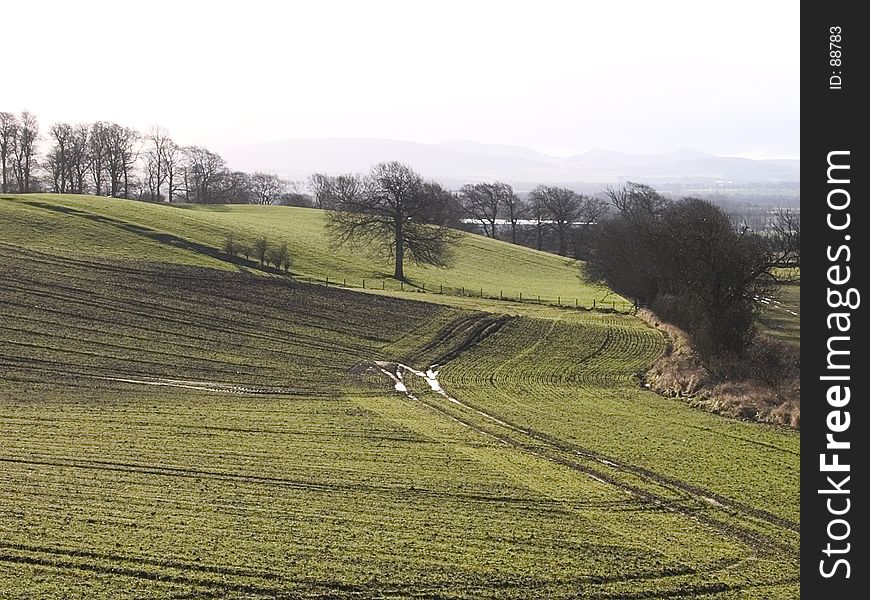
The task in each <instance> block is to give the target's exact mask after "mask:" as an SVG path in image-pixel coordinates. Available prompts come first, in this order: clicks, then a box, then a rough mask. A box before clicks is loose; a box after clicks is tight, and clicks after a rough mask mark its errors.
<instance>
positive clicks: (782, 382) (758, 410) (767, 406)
mask: <svg viewBox="0 0 870 600" xmlns="http://www.w3.org/2000/svg"><path fill="white" fill-rule="evenodd" d="M638 316H639V317H640V318H642V319H643V320H644V321H646V322H647V323H649V324H650V325H652V326H653V327H656V328H658V329H660V330H661V331H663V332H664V333H665V334H666V336H667V339H668V347H667V350H666V351H665V352H664V353H663V354H662V356H661V357H660V358H659V359H658V360H656V362H655V363H653V365H652V367H651V368H650V370H649V371H648V372H647V373H646V375H645V381H646V385H647V386H648V387H649V388H650V389H652V390H653V391H655V392H658V393H660V394H662V395H665V396H668V397H671V398H683V399H685V400H686V401H687V402H689V404H691V405H692V406H695V407H698V408H701V409H703V410H707V411H710V412H714V413H717V414H721V415H724V416H728V417H735V418H740V419H748V420H753V421H760V422H764V423H771V424H775V425H784V426H787V427H791V428H794V429H800V415H801V404H800V359H799V352H798V351H797V350H796V349H795V348H792V347H789V346H788V345H786V344H783V343H781V342H778V341H776V340H773V339H771V338H769V337H766V336H764V335H759V336H758V337H757V338H756V340H755V342H754V343H753V347H752V348H751V349H750V351H749V353H748V355H747V356H746V357H744V358H742V359H727V360H724V361H722V363H721V364H720V365H718V366H719V368H717V369H716V373H712V372H711V371H710V369H708V368H707V367H706V366H705V365H704V363H703V362H702V361H701V359H700V357H699V356H698V354H697V352H696V351H695V350H694V349H693V348H692V345H691V340H690V338H689V336H688V335H687V334H686V332H685V331H683V330H682V329H680V328H678V327H676V326H674V325H671V324H669V323H664V322H662V321H661V320H660V319H659V318H658V317H657V316H656V315H655V314H654V313H652V312H650V311H648V310H641V311H640V312H639V313H638ZM723 373H725V374H723Z"/></svg>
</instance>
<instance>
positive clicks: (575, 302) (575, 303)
mask: <svg viewBox="0 0 870 600" xmlns="http://www.w3.org/2000/svg"><path fill="white" fill-rule="evenodd" d="M577 304H578V302H577V298H574V308H577Z"/></svg>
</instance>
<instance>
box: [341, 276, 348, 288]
mask: <svg viewBox="0 0 870 600" xmlns="http://www.w3.org/2000/svg"><path fill="white" fill-rule="evenodd" d="M341 285H342V286H344V287H347V277H345V278H344V279H342V280H341Z"/></svg>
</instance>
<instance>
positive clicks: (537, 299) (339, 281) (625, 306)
mask: <svg viewBox="0 0 870 600" xmlns="http://www.w3.org/2000/svg"><path fill="white" fill-rule="evenodd" d="M294 279H295V280H296V281H298V282H302V283H307V284H309V285H320V286H325V287H336V288H348V289H360V290H372V291H390V292H407V293H417V294H440V295H448V296H461V297H465V298H480V299H483V300H498V301H502V302H512V303H523V304H538V305H542V306H554V307H561V308H574V309H578V310H580V309H582V310H599V311H606V312H618V313H625V314H629V313H633V312H634V311H635V310H636V307H635V306H634V304H632V303H631V302H628V301H626V300H624V299H621V298H620V299H618V300H608V299H606V298H602V299H594V298H593V299H591V300H590V299H588V298H586V299H584V300H581V299H580V298H579V297H570V296H559V295H556V296H552V295H543V294H537V293H531V294H530V293H528V292H520V291H513V290H504V289H499V290H495V289H486V288H485V287H467V286H452V285H445V284H435V285H433V284H431V283H411V282H403V281H396V280H394V279H386V278H370V279H359V278H352V279H348V278H346V277H317V276H313V275H296V276H295V277H294Z"/></svg>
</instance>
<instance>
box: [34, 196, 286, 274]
mask: <svg viewBox="0 0 870 600" xmlns="http://www.w3.org/2000/svg"><path fill="white" fill-rule="evenodd" d="M23 204H26V205H28V206H32V207H34V208H41V209H44V210H50V211H52V212H57V213H61V214H64V215H69V216H73V217H81V218H83V219H88V220H89V221H94V222H96V223H101V224H104V225H110V226H112V227H117V228H118V229H122V230H123V231H127V232H129V233H133V234H136V235H141V236H143V237H146V238H148V239H150V240H152V241H155V242H157V243H158V244H164V245H167V246H172V247H173V248H178V249H181V250H189V251H191V252H196V253H198V254H204V255H205V256H208V257H210V258H213V259H215V260H219V261H221V262H225V263H229V264H231V265H235V266H236V268H237V269H238V270H239V271H242V272H245V271H246V269H252V270H257V271H262V272H265V273H271V274H273V275H287V274H286V273H284V272H282V271H281V270H280V269H276V268H273V267H270V266H268V265H261V264H259V263H257V262H255V261H252V260H247V259H243V258H241V257H234V256H230V255H228V254H226V253H224V252H222V251H221V250H219V249H218V248H214V247H213V246H208V245H206V244H200V243H199V242H194V241H192V240H189V239H186V238H183V237H179V236H177V235H173V234H171V233H166V232H163V231H157V230H155V229H151V228H149V227H144V226H142V225H136V224H134V223H128V222H126V221H121V220H119V219H113V218H112V217H107V216H105V215H96V214H93V213H89V212H85V211H82V210H77V209H75V208H70V207H68V206H59V205H56V204H49V203H47V202H37V201H25V202H23ZM291 275H292V274H291Z"/></svg>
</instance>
